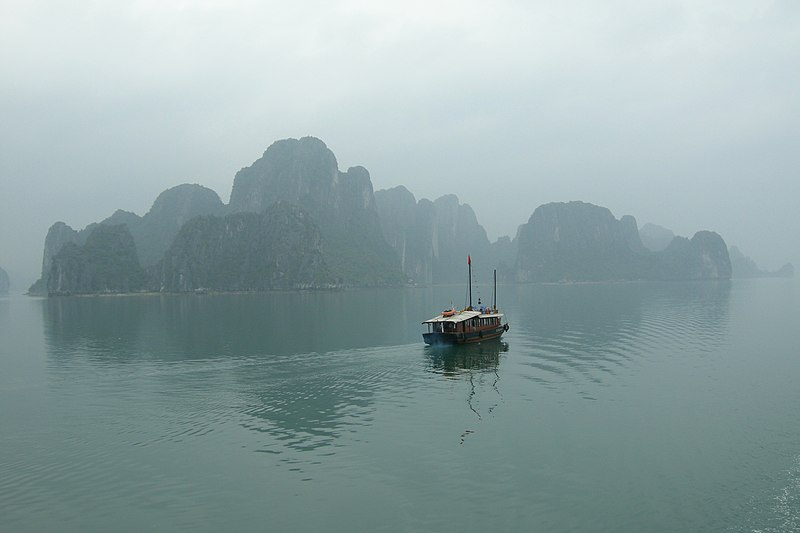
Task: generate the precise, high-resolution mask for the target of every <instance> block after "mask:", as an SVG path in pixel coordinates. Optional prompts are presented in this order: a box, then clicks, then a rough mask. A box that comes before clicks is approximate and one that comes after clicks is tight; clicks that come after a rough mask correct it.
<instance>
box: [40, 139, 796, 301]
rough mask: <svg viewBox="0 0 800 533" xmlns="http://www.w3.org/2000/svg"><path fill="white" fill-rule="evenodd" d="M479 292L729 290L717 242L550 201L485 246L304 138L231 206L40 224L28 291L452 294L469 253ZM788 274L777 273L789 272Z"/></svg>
mask: <svg viewBox="0 0 800 533" xmlns="http://www.w3.org/2000/svg"><path fill="white" fill-rule="evenodd" d="M468 254H469V255H471V256H472V257H473V259H474V263H475V264H476V265H480V268H481V269H482V271H480V270H479V271H478V272H477V276H476V277H477V278H478V279H481V278H482V279H483V280H486V281H488V279H489V276H490V275H491V271H492V270H493V269H495V268H497V269H498V272H499V274H500V278H501V279H502V280H505V281H514V282H522V283H524V282H565V281H601V280H672V279H675V280H677V279H686V280H691V279H710V280H713V279H728V278H730V277H731V272H732V268H731V258H730V256H729V254H728V248H727V246H726V245H725V242H724V241H723V239H722V237H720V236H719V235H717V234H716V233H714V232H710V231H699V232H697V233H696V234H695V235H694V236H693V237H692V238H691V239H687V238H684V237H676V236H674V235H673V234H672V232H670V231H669V230H666V229H665V228H661V227H657V226H652V225H645V226H644V227H643V228H642V229H638V228H637V224H636V220H635V219H634V218H633V217H631V216H623V217H621V218H620V219H617V218H616V217H615V216H614V215H613V214H612V213H611V211H609V210H608V209H606V208H605V207H601V206H596V205H592V204H589V203H584V202H568V203H550V204H545V205H542V206H539V207H538V208H537V209H535V210H534V212H533V214H532V215H531V217H530V219H529V220H528V222H527V223H525V224H522V225H521V226H520V227H519V230H518V232H517V235H516V236H515V237H514V238H513V239H512V238H510V237H501V238H500V239H498V240H497V241H495V242H490V241H489V239H488V237H487V234H486V231H485V229H484V228H483V226H481V225H480V223H479V222H478V218H477V216H476V215H475V212H474V211H473V210H472V208H471V207H470V206H469V205H467V204H462V203H461V202H460V201H459V199H458V197H456V196H455V195H445V196H442V197H440V198H438V199H436V200H434V201H431V200H428V199H420V200H417V199H416V198H415V196H414V194H413V193H411V191H409V190H408V189H406V188H405V187H402V186H398V187H395V188H392V189H386V190H380V191H377V192H373V187H372V181H371V178H370V175H369V172H368V171H367V170H366V169H365V168H364V167H360V166H355V167H350V168H348V169H347V170H346V171H341V170H339V168H338V163H337V160H336V157H335V156H334V154H333V152H331V150H330V149H329V148H328V147H327V146H326V145H325V143H323V142H322V141H321V140H319V139H316V138H313V137H304V138H302V139H284V140H281V141H277V142H275V143H273V144H272V145H271V146H270V147H269V148H267V150H266V151H265V152H264V153H263V155H262V156H261V157H260V158H259V159H257V160H256V161H254V162H253V163H252V164H251V165H249V166H247V167H244V168H242V169H241V170H240V171H239V172H237V173H236V176H235V177H234V180H233V187H232V191H231V197H230V203H229V204H227V205H226V204H224V203H223V202H222V201H221V200H220V198H219V195H218V194H217V193H216V192H214V191H212V190H210V189H208V188H206V187H203V186H201V185H196V184H183V185H178V186H176V187H173V188H171V189H168V190H166V191H164V192H163V193H161V194H160V195H159V196H158V198H156V200H155V201H154V202H153V205H152V207H151V208H150V210H149V211H148V212H147V213H146V214H145V215H144V216H139V215H137V214H135V213H131V212H127V211H121V210H118V211H115V212H114V213H113V214H112V215H111V216H110V217H108V218H106V219H105V220H102V221H100V222H98V223H94V224H90V225H89V226H87V227H86V228H84V229H82V230H80V231H76V230H74V229H73V228H71V227H69V226H68V225H66V224H65V223H63V222H56V223H55V224H53V225H52V226H51V227H50V230H49V231H48V233H47V236H46V238H45V243H44V251H43V256H42V275H41V279H40V280H39V281H37V282H36V283H35V284H34V285H33V286H32V287H31V289H30V291H29V293H30V294H42V295H65V294H94V293H119V292H136V291H162V292H189V291H195V290H198V289H209V290H217V291H263V290H271V289H296V288H330V287H355V286H368V287H377V286H398V285H403V284H408V283H412V284H435V283H452V282H453V281H454V280H456V279H460V278H459V276H460V275H461V274H462V271H463V269H464V262H465V258H466V256H467V255H468ZM788 268H789V267H787V269H788Z"/></svg>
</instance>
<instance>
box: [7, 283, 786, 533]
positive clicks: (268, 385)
mask: <svg viewBox="0 0 800 533" xmlns="http://www.w3.org/2000/svg"><path fill="white" fill-rule="evenodd" d="M500 297H501V299H500V302H499V303H500V306H501V308H503V310H504V311H505V312H506V315H507V318H508V320H509V322H510V324H511V330H510V331H509V332H508V333H507V334H506V335H505V336H504V337H503V342H502V343H494V344H492V343H489V344H483V345H479V346H475V347H469V348H468V349H466V350H465V349H437V348H431V347H425V346H424V345H423V343H422V338H421V332H422V329H423V328H422V327H421V325H420V322H421V321H422V320H424V319H426V318H430V316H433V314H435V313H436V312H437V311H439V310H441V309H443V308H444V307H446V306H448V305H449V304H450V302H451V301H455V302H459V303H460V300H463V287H458V286H453V287H436V288H432V289H404V290H354V291H342V292H281V293H270V294H259V295H202V296H194V295H191V296H146V297H101V298H63V299H51V300H42V299H32V298H26V297H21V296H19V297H10V298H6V299H0V530H3V531H87V530H101V531H142V530H149V531H153V530H158V531H169V530H175V529H181V530H189V529H190V530H209V531H235V530H269V531H296V530H316V531H321V530H324V531H380V530H387V531H397V530H401V531H500V530H504V531H550V530H557V531H562V530H563V531H573V530H606V531H659V530H660V531H700V530H703V531H708V530H725V531H787V530H797V529H798V528H800V409H798V406H800V307H799V306H798V304H800V290H798V287H797V286H796V283H795V282H794V281H793V280H760V281H747V282H745V281H734V282H732V283H723V284H702V283H694V284H682V283H672V284H593V285H592V284H590V285H573V286H519V287H515V286H506V287H500Z"/></svg>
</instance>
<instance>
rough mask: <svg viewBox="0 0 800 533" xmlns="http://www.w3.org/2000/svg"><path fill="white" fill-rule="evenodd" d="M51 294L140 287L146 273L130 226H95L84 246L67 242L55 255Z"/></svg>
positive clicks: (117, 290)
mask: <svg viewBox="0 0 800 533" xmlns="http://www.w3.org/2000/svg"><path fill="white" fill-rule="evenodd" d="M46 283H47V292H48V294H54V295H58V294H82V293H97V292H130V291H136V290H140V289H141V288H142V286H143V283H144V273H143V272H142V269H141V267H140V266H139V260H138V258H137V255H136V245H135V244H134V242H133V237H132V236H131V234H130V231H129V230H128V228H127V226H125V225H115V226H109V225H105V224H98V225H96V226H94V227H93V228H92V230H91V233H90V234H89V236H88V237H87V238H86V243H85V244H84V245H79V244H76V243H75V242H67V243H66V244H64V245H63V246H62V247H61V250H59V252H58V253H57V254H56V255H55V256H54V257H53V258H52V263H51V265H50V272H49V273H48V275H47V277H46Z"/></svg>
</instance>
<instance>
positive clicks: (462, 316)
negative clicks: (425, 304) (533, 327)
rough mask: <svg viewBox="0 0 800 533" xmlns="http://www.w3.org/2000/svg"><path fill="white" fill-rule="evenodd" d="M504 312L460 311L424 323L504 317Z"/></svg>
mask: <svg viewBox="0 0 800 533" xmlns="http://www.w3.org/2000/svg"><path fill="white" fill-rule="evenodd" d="M502 316H503V314H502V313H481V312H480V311H460V312H457V313H456V314H454V315H453V316H444V315H441V314H440V315H438V316H435V317H433V318H431V319H430V320H426V321H425V322H423V324H435V323H437V322H455V323H458V322H464V321H465V320H469V319H470V318H476V317H477V318H502Z"/></svg>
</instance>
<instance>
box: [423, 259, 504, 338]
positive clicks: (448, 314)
mask: <svg viewBox="0 0 800 533" xmlns="http://www.w3.org/2000/svg"><path fill="white" fill-rule="evenodd" d="M467 265H468V269H469V305H468V306H467V307H465V308H464V309H462V310H461V311H456V310H455V309H453V308H450V309H446V310H444V311H442V312H441V313H439V315H437V316H435V317H433V318H431V319H430V320H426V321H424V322H423V324H426V325H427V326H428V331H427V332H426V333H423V334H422V339H423V340H424V341H425V344H468V343H473V342H483V341H488V340H493V339H499V338H500V337H501V336H502V335H503V333H505V332H506V331H508V323H505V324H503V314H502V313H500V312H499V311H498V310H497V271H496V270H495V271H494V293H493V298H492V300H493V301H492V305H491V306H488V307H487V306H483V305H480V299H478V307H477V308H474V307H472V259H471V258H470V257H469V256H467Z"/></svg>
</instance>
